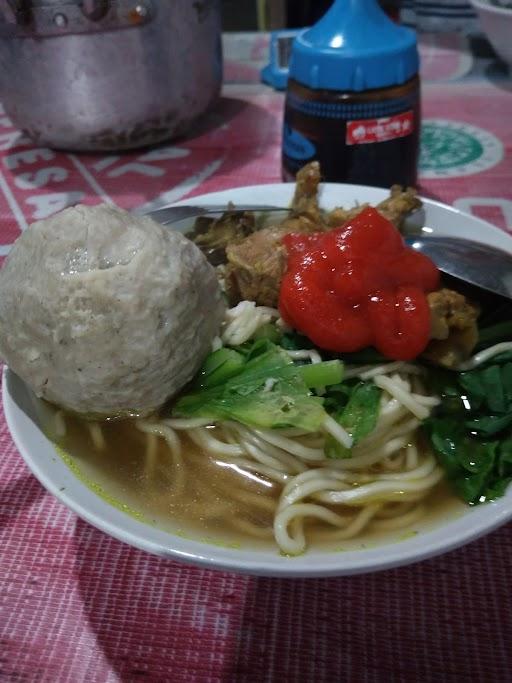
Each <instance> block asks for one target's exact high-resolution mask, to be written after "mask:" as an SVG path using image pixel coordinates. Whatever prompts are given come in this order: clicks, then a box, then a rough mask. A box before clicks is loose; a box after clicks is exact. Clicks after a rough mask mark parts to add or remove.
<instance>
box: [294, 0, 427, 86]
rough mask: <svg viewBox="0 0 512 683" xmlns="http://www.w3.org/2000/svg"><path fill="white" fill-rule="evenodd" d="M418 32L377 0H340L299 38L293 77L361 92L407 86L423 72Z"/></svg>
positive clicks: (306, 82)
mask: <svg viewBox="0 0 512 683" xmlns="http://www.w3.org/2000/svg"><path fill="white" fill-rule="evenodd" d="M418 70H419V56H418V48H417V43H416V34H415V33H414V31H412V30H410V29H408V28H405V27H404V26H398V25H397V24H395V23H394V22H393V21H391V19H389V17H388V16H387V15H386V14H385V12H384V11H383V10H382V9H381V8H380V6H379V4H378V2H377V0H336V2H335V3H334V4H333V6H332V7H331V8H330V9H329V10H328V12H327V13H326V14H325V15H324V16H323V17H322V18H321V19H320V21H318V22H317V23H316V24H315V25H314V26H313V27H312V28H310V29H307V30H305V31H303V32H302V33H300V34H299V35H298V36H297V38H296V39H295V41H294V43H293V47H292V54H291V59H290V78H293V79H294V80H296V81H298V82H299V83H302V84H303V85H306V86H308V87H309V88H312V89H314V90H322V89H325V90H339V91H357V92H359V91H361V90H370V89H373V88H384V87H388V86H392V85H399V84H402V83H405V81H407V80H408V79H409V78H411V77H412V76H414V75H415V74H417V73H418Z"/></svg>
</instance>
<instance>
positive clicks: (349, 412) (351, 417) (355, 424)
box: [325, 382, 382, 458]
mask: <svg viewBox="0 0 512 683" xmlns="http://www.w3.org/2000/svg"><path fill="white" fill-rule="evenodd" d="M381 393H382V392H381V390H380V389H379V387H377V386H376V385H375V384H374V383H373V382H359V383H358V384H357V385H356V386H355V387H354V388H353V389H352V392H351V394H350V397H349V399H348V402H347V404H346V405H345V407H344V408H343V410H341V412H339V413H338V414H337V415H334V418H335V420H337V421H338V422H339V423H340V425H341V426H342V427H344V428H345V429H346V430H347V432H348V433H349V434H350V435H351V436H352V439H353V443H354V445H355V444H356V443H358V442H359V441H361V439H362V438H363V437H365V436H367V435H368V434H369V433H370V432H372V431H373V430H374V429H375V425H376V424H377V418H378V416H379V405H380V396H381ZM325 453H326V455H327V457H328V458H348V457H350V449H348V448H344V447H343V446H342V445H341V444H340V443H339V442H338V441H336V440H335V439H333V438H332V437H328V438H327V440H326V446H325Z"/></svg>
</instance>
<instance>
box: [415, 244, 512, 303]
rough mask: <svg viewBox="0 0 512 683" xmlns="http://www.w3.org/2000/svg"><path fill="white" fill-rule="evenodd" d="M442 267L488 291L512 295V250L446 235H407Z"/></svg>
mask: <svg viewBox="0 0 512 683" xmlns="http://www.w3.org/2000/svg"><path fill="white" fill-rule="evenodd" d="M405 241H406V243H407V244H408V245H409V246H410V247H412V249H415V250H416V251H420V252H421V253H422V254H425V255H426V256H429V257H430V258H431V259H432V261H434V263H435V264H436V266H437V267H438V268H439V270H440V271H442V272H443V273H446V274H447V275H451V276H452V277H454V278H457V279H458V280H462V281H463V282H468V283H469V284H471V285H476V286H477V287H481V288H482V289H485V290H487V291H488V292H493V293H494V294H499V295H500V296H504V297H506V298H507V299H512V254H510V253H507V252H506V251H503V250H501V249H496V248H495V247H491V246H489V245H488V244H482V243H481V242H474V241H473V240H466V239H459V238H457V237H443V236H442V235H428V236H423V235H417V236H414V237H407V238H406V240H405Z"/></svg>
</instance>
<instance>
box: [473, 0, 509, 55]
mask: <svg viewBox="0 0 512 683" xmlns="http://www.w3.org/2000/svg"><path fill="white" fill-rule="evenodd" d="M471 3H472V5H473V7H474V8H475V9H476V11H477V12H478V17H479V19H480V26H481V28H482V31H483V32H484V33H485V35H486V36H487V38H488V40H489V42H490V43H491V45H492V46H493V48H494V49H495V51H496V52H497V53H498V54H499V56H500V57H501V58H502V59H503V60H504V61H505V62H507V64H510V65H512V2H510V4H509V5H506V6H505V3H504V4H503V5H502V6H498V5H493V4H491V2H490V0H471Z"/></svg>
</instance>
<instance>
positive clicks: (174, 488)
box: [38, 400, 464, 554]
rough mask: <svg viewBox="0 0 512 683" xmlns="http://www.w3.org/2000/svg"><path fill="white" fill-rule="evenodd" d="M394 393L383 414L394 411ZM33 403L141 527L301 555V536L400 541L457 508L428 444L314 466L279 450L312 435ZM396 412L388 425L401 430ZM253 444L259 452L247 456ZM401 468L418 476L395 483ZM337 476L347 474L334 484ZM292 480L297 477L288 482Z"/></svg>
mask: <svg viewBox="0 0 512 683" xmlns="http://www.w3.org/2000/svg"><path fill="white" fill-rule="evenodd" d="M391 401H392V400H390V401H389V404H390V406H389V408H388V411H387V412H386V415H387V421H388V422H389V420H390V416H391V412H390V411H391V408H393V407H395V408H396V405H395V404H394V403H392V402H391ZM38 404H39V405H38V408H39V412H40V414H41V416H42V420H43V422H44V424H45V425H46V431H47V433H48V434H49V436H50V437H51V438H52V439H53V440H54V441H55V442H56V443H57V445H58V446H59V451H60V453H61V455H63V457H64V458H65V459H66V461H67V462H68V464H69V463H72V466H73V469H74V470H75V472H76V473H79V475H80V476H81V478H82V479H83V481H85V483H87V484H89V485H90V486H92V487H93V488H94V490H95V492H96V493H99V495H102V496H103V497H104V498H105V499H106V500H107V501H109V502H114V504H116V505H117V506H118V507H120V508H121V509H123V510H124V511H125V512H127V513H129V514H133V515H135V516H137V517H138V518H139V519H140V520H141V521H143V522H145V523H147V524H151V525H154V526H156V527H158V528H160V529H163V530H165V531H168V532H170V533H178V534H181V535H183V536H186V537H190V538H195V539H197V540H202V541H205V542H208V543H214V544H220V545H228V546H232V547H240V548H253V549H257V548H261V549H269V548H275V549H276V550H279V549H280V550H281V551H282V552H283V553H284V554H298V553H300V552H303V550H304V549H305V544H306V543H307V547H308V549H309V548H317V549H318V548H321V549H323V550H348V549H354V548H364V547H368V546H370V545H374V544H381V543H389V542H395V541H399V540H402V539H404V538H407V537H408V536H410V535H411V534H414V533H417V532H419V531H421V530H424V529H428V528H430V527H432V526H433V525H436V524H438V523H441V522H444V521H446V519H447V517H450V516H453V515H455V514H457V513H459V512H460V513H462V511H463V510H464V505H463V503H461V502H460V501H458V500H457V499H456V498H455V496H454V495H453V494H452V493H451V491H450V490H449V488H448V487H447V485H446V484H445V483H444V482H443V481H442V479H441V477H440V476H439V475H438V474H436V473H437V472H438V469H437V467H436V465H435V462H433V461H431V457H432V456H431V455H429V454H428V450H427V449H426V448H425V445H424V444H420V443H418V448H416V446H415V447H414V448H413V446H412V445H411V444H410V443H405V441H406V440H407V437H404V436H400V435H398V436H394V437H392V439H391V440H390V439H387V441H386V443H387V444H388V446H387V450H389V451H392V449H393V448H394V447H395V448H397V450H396V452H395V453H390V455H389V456H386V463H385V464H383V463H382V462H379V461H378V460H377V456H378V453H377V454H376V451H375V449H374V446H372V445H371V443H370V444H369V445H370V446H371V447H372V449H373V452H374V455H373V457H368V455H367V454H366V455H365V454H364V453H363V454H362V455H360V456H357V455H356V457H359V458H360V461H359V463H356V467H351V468H350V469H349V468H348V467H345V469H344V470H343V469H342V468H341V467H339V465H338V468H336V465H335V464H334V465H333V462H332V461H330V463H325V462H323V463H322V466H321V467H319V466H318V465H319V462H315V461H309V462H308V461H301V460H300V458H299V457H298V456H297V455H296V454H295V455H294V454H292V453H290V452H288V453H287V452H286V451H285V450H284V447H286V448H288V449H289V448H294V449H295V450H296V452H297V453H301V451H302V450H303V451H304V452H303V453H302V455H308V449H309V450H310V451H311V452H310V453H309V456H311V455H312V454H313V453H314V451H315V450H316V449H317V448H318V447H319V445H320V443H319V439H318V436H316V437H315V436H311V435H309V436H297V435H295V434H294V433H293V432H292V430H287V431H285V430H282V431H280V430H279V431H280V433H277V432H276V433H275V434H272V435H271V436H270V438H271V439H272V441H273V442H274V443H270V441H267V440H266V439H268V438H269V435H268V434H264V435H263V436H262V430H258V431H259V434H255V433H251V430H249V429H247V428H243V427H241V426H240V425H234V424H232V425H231V424H227V425H226V424H223V425H222V426H220V427H219V426H217V427H215V426H210V425H206V426H203V425H201V426H194V423H190V421H189V424H188V425H187V424H186V422H187V421H185V420H181V421H180V420H176V419H175V420H170V419H165V418H162V419H158V420H157V419H152V420H135V419H132V420H117V421H107V422H89V421H86V420H82V419H80V418H77V417H76V416H72V415H69V414H65V413H63V412H62V411H60V410H56V409H55V408H54V407H52V406H50V405H49V404H45V403H43V402H41V401H39V402H38ZM402 412H403V411H402ZM403 417H404V416H403V415H402V419H401V420H398V422H396V421H395V423H394V427H393V429H394V432H393V433H395V434H397V433H398V432H400V431H401V430H402V431H403V430H404V428H405V429H410V427H411V425H410V424H407V419H405V420H404V419H403ZM197 422H198V421H196V423H197ZM171 425H172V426H171ZM397 427H398V428H397ZM254 431H256V430H254ZM388 434H389V430H388ZM407 434H408V433H407ZM264 437H265V438H264ZM393 439H394V443H393ZM280 440H281V441H280ZM289 442H291V443H289ZM402 442H403V444H404V445H400V444H402ZM386 443H383V447H384V448H386ZM276 444H278V445H276ZM291 444H294V445H291ZM389 444H391V446H390V445H389ZM251 446H252V447H251ZM60 449H62V450H60ZM246 449H247V450H246ZM258 449H261V450H260V455H259V460H257V459H255V458H254V455H258ZM265 455H266V457H265ZM272 458H273V462H272V461H271V460H272ZM280 459H281V464H280V469H277V465H278V461H279V460H280ZM261 460H265V461H266V462H261ZM372 460H373V462H371V461H372ZM346 462H348V461H346ZM358 464H359V468H358V467H357V465H358ZM404 468H405V470H406V472H409V473H412V474H414V473H415V471H416V473H415V474H414V476H410V477H409V479H407V476H406V477H405V478H404V477H402V481H401V480H400V472H402V475H403V470H404ZM319 469H320V470H321V471H320V473H319V472H318V470H319ZM418 470H419V471H418ZM432 474H434V476H432ZM418 475H419V476H418ZM297 477H298V479H297ZM383 477H388V478H387V479H386V478H383ZM343 478H344V479H345V481H346V480H348V481H347V483H346V485H345V486H340V483H342V482H343V481H344V479H343ZM397 481H398V483H396V482H397ZM418 481H420V488H419V490H417V491H412V492H411V490H410V489H411V485H410V484H411V482H414V483H415V484H417V482H418ZM289 482H296V483H295V484H294V486H292V487H290V483H289ZM389 482H393V483H392V484H391V486H387V484H388V483H389ZM372 484H377V485H379V484H380V485H381V488H383V489H384V491H380V493H379V492H377V493H376V495H373V496H370V497H369V498H368V499H367V500H365V499H363V500H362V502H361V504H357V505H350V504H343V503H341V504H339V503H336V502H332V501H330V500H329V495H330V496H331V497H332V496H333V495H334V494H335V493H338V495H340V494H341V493H342V492H343V491H348V492H350V491H355V490H356V489H360V490H361V488H362V487H364V486H371V485H372ZM382 484H384V486H382ZM285 487H288V489H291V494H292V497H293V496H297V493H298V489H299V493H298V495H299V496H301V497H300V498H299V499H298V502H290V503H289V504H288V505H287V506H283V502H282V501H283V499H284V493H285V491H286V488H285ZM300 487H302V491H300ZM421 487H423V488H421ZM315 489H317V491H316V492H315ZM294 492H295V493H294ZM303 501H304V502H303ZM301 506H302V507H301ZM283 512H284V515H283ZM303 513H307V517H305V516H301V515H302V514H303ZM294 514H295V515H296V516H295V518H294V516H293V515H294ZM283 518H284V520H285V521H282V520H283ZM279 520H281V521H279ZM279 524H280V525H281V526H279ZM302 536H303V537H304V540H302ZM287 544H288V545H287ZM293 544H295V545H293ZM283 546H284V547H283Z"/></svg>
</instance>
